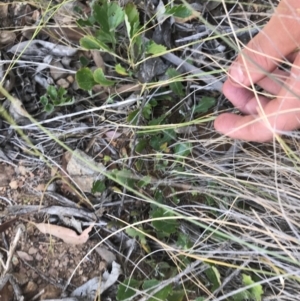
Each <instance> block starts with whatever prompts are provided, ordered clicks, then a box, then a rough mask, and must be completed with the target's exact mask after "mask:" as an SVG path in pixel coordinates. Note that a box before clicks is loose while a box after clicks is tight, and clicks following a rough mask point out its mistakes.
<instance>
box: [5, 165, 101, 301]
mask: <svg viewBox="0 0 300 301" xmlns="http://www.w3.org/2000/svg"><path fill="white" fill-rule="evenodd" d="M16 169H17V170H18V171H20V167H17V168H14V167H12V166H10V165H8V164H3V163H0V170H1V176H2V177H1V182H0V185H1V187H0V195H1V197H0V201H1V207H2V208H5V207H6V206H7V203H8V202H9V203H11V204H13V205H14V206H17V205H30V204H31V205H32V204H35V205H38V204H43V205H48V206H51V204H52V205H53V203H54V202H53V200H51V199H50V198H48V197H45V198H43V200H42V199H41V197H39V196H37V194H39V193H40V192H41V189H42V188H44V187H45V185H46V182H42V181H41V179H46V178H47V177H46V175H47V173H48V172H47V171H45V170H44V171H43V172H41V171H37V172H34V173H31V172H27V173H25V172H24V170H25V169H24V168H23V167H22V168H21V170H23V174H22V173H20V172H19V173H16V172H15V170H16ZM41 173H42V174H41ZM48 176H49V173H48ZM37 179H39V181H38V183H37ZM25 183H26V185H25ZM27 187H30V190H31V192H29V191H28V189H27ZM3 212H6V211H2V213H3ZM14 218H15V216H14V215H9V216H8V215H6V214H5V216H4V214H1V232H2V233H1V234H2V235H1V239H0V245H1V255H2V258H3V260H4V262H5V261H6V260H7V254H8V253H9V250H10V246H11V244H12V241H13V240H14V238H15V236H16V232H17V230H18V229H19V228H20V229H21V237H20V239H19V241H18V243H17V246H16V249H15V252H14V254H13V257H12V259H11V263H10V268H9V270H8V272H7V273H10V274H12V277H13V278H14V279H17V283H18V285H19V286H20V289H21V291H22V292H23V294H24V297H25V300H30V299H31V298H32V297H34V296H35V295H37V294H38V295H39V294H41V295H40V297H39V299H41V300H43V299H46V298H57V297H59V296H60V295H61V293H62V292H63V289H64V287H65V285H66V283H67V281H68V279H70V277H71V275H72V278H71V282H70V285H69V286H68V287H67V291H70V290H73V289H74V288H76V287H78V286H80V285H82V284H84V283H85V282H86V281H87V280H89V279H91V278H93V277H96V276H100V275H101V274H102V273H103V267H105V264H104V263H103V261H102V260H101V258H100V256H99V255H98V253H97V252H95V251H94V252H92V253H91V254H89V255H88V256H86V255H87V254H88V253H89V251H90V250H91V249H92V248H93V247H94V246H95V241H93V240H89V241H88V242H87V243H85V244H83V245H69V244H66V243H64V242H63V241H62V240H61V239H58V238H55V237H51V236H49V235H46V234H42V233H41V232H39V230H38V229H37V228H36V227H35V226H34V225H33V224H32V222H40V221H42V220H43V219H44V220H45V221H46V220H47V216H43V215H41V214H38V213H35V214H26V215H21V216H18V219H16V220H14ZM10 221H11V222H12V223H11V224H10V225H9V227H8V228H7V229H5V228H6V225H7V224H6V223H9V222H10ZM81 261H82V262H81ZM75 271H76V272H75ZM73 273H74V275H73ZM43 291H44V293H43ZM8 292H11V288H9V290H8ZM2 293H3V292H2ZM1 300H2V299H1Z"/></svg>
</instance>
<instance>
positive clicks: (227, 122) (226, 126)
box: [214, 113, 233, 135]
mask: <svg viewBox="0 0 300 301" xmlns="http://www.w3.org/2000/svg"><path fill="white" fill-rule="evenodd" d="M232 115H233V114H231V113H223V114H221V115H219V116H218V117H217V118H216V119H215V121H214V127H215V130H216V131H217V132H219V133H220V134H224V135H226V134H227V133H228V132H230V128H231V116H232Z"/></svg>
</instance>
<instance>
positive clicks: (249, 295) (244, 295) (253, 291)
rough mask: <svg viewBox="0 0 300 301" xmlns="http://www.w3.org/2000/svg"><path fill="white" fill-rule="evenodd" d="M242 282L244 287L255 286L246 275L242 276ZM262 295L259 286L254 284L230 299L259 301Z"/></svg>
mask: <svg viewBox="0 0 300 301" xmlns="http://www.w3.org/2000/svg"><path fill="white" fill-rule="evenodd" d="M242 280H243V285H244V286H248V285H252V284H255V281H254V280H253V279H252V278H251V276H249V275H246V274H242ZM263 293H264V291H263V288H262V286H261V284H256V285H254V286H253V287H251V288H250V289H247V290H245V291H243V292H240V293H238V294H235V295H234V296H233V297H232V298H233V300H234V301H244V300H247V299H248V300H253V301H261V300H262V295H263Z"/></svg>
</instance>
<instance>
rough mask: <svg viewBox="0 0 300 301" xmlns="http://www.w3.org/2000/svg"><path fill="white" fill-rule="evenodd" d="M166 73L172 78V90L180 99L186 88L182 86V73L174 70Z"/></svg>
mask: <svg viewBox="0 0 300 301" xmlns="http://www.w3.org/2000/svg"><path fill="white" fill-rule="evenodd" d="M166 73H167V75H168V77H169V78H170V88H171V90H172V91H173V93H175V94H176V95H178V96H180V97H183V96H184V87H183V84H182V77H181V76H180V73H179V72H178V71H177V70H176V69H174V68H169V69H168V70H167V72H166Z"/></svg>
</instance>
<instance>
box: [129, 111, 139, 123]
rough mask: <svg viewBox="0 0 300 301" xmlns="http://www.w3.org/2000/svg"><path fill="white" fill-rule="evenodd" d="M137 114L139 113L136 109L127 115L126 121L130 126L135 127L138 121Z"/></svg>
mask: <svg viewBox="0 0 300 301" xmlns="http://www.w3.org/2000/svg"><path fill="white" fill-rule="evenodd" d="M139 112H140V110H139V109H136V110H134V111H132V112H130V113H129V114H128V117H127V121H128V122H129V123H130V124H133V125H136V124H137V121H138V115H139Z"/></svg>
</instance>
